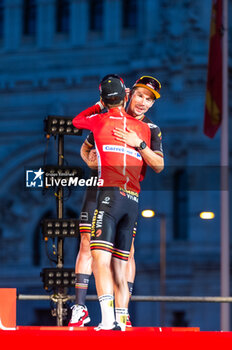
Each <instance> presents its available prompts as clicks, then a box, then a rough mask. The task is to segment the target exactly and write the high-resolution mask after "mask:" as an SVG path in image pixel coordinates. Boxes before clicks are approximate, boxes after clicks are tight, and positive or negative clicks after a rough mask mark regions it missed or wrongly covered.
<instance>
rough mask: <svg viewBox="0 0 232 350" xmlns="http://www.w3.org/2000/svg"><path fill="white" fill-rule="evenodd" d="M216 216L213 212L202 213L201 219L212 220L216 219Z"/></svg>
mask: <svg viewBox="0 0 232 350" xmlns="http://www.w3.org/2000/svg"><path fill="white" fill-rule="evenodd" d="M214 217H215V214H214V213H213V212H212V211H202V212H201V213H200V218H201V219H203V220H211V219H214Z"/></svg>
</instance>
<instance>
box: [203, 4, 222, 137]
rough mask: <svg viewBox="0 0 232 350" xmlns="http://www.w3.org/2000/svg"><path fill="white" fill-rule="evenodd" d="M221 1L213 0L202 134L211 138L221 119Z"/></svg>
mask: <svg viewBox="0 0 232 350" xmlns="http://www.w3.org/2000/svg"><path fill="white" fill-rule="evenodd" d="M222 34H223V25H222V0H213V4H212V17H211V28H210V44H209V61H208V76H207V90H206V103H205V117H204V133H205V135H207V136H209V137H211V138H213V137H214V135H215V134H216V132H217V130H218V128H219V126H220V124H221V119H222Z"/></svg>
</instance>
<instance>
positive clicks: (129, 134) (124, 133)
mask: <svg viewBox="0 0 232 350" xmlns="http://www.w3.org/2000/svg"><path fill="white" fill-rule="evenodd" d="M113 135H114V136H115V139H116V140H118V141H121V142H125V143H126V144H127V145H129V146H131V147H135V148H136V147H139V146H140V143H141V142H142V141H143V140H141V139H140V138H139V137H138V135H137V134H136V132H135V131H133V130H131V129H129V128H128V129H127V130H123V129H120V128H114V130H113Z"/></svg>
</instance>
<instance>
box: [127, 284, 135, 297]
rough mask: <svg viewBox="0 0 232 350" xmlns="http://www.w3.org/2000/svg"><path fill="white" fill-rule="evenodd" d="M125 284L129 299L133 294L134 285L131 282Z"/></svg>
mask: <svg viewBox="0 0 232 350" xmlns="http://www.w3.org/2000/svg"><path fill="white" fill-rule="evenodd" d="M127 284H128V288H129V294H130V297H131V294H132V292H133V286H134V283H133V282H127Z"/></svg>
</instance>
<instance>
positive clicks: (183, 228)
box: [173, 169, 188, 240]
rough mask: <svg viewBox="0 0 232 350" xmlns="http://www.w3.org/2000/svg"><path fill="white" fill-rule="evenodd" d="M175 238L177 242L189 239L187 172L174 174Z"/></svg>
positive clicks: (178, 171) (182, 171)
mask: <svg viewBox="0 0 232 350" xmlns="http://www.w3.org/2000/svg"><path fill="white" fill-rule="evenodd" d="M173 187H174V188H173V233H174V234H173V236H174V239H176V240H186V239H187V238H188V176H187V172H186V170H183V169H181V170H177V171H176V172H175V173H174V186H173Z"/></svg>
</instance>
